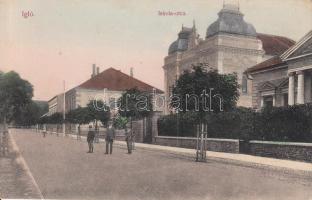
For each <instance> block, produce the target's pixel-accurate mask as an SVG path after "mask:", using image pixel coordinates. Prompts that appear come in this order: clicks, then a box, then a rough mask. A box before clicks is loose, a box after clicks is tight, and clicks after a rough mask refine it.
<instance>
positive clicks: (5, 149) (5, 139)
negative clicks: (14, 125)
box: [1, 130, 9, 156]
mask: <svg viewBox="0 0 312 200" xmlns="http://www.w3.org/2000/svg"><path fill="white" fill-rule="evenodd" d="M8 134H9V132H8V130H4V131H3V132H2V139H1V143H2V144H1V146H2V154H3V155H4V156H5V155H6V153H8V152H9V144H8V143H9V141H8Z"/></svg>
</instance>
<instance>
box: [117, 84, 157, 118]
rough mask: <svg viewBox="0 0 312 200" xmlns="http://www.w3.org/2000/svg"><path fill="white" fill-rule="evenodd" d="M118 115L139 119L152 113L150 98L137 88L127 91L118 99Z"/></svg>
mask: <svg viewBox="0 0 312 200" xmlns="http://www.w3.org/2000/svg"><path fill="white" fill-rule="evenodd" d="M119 104H120V105H119V111H118V112H119V114H120V115H121V116H122V117H126V118H130V119H141V118H144V117H147V116H148V115H150V113H151V112H152V111H153V105H152V97H151V95H150V94H149V93H147V92H142V91H140V90H138V89H137V88H132V89H129V90H127V91H126V92H125V93H123V94H122V96H121V97H120V98H119Z"/></svg>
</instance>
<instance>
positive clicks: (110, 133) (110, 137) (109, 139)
mask: <svg viewBox="0 0 312 200" xmlns="http://www.w3.org/2000/svg"><path fill="white" fill-rule="evenodd" d="M114 138H115V129H114V127H113V123H112V122H109V124H108V128H107V131H106V137H105V141H106V152H105V154H108V153H109V154H112V153H113V142H114Z"/></svg>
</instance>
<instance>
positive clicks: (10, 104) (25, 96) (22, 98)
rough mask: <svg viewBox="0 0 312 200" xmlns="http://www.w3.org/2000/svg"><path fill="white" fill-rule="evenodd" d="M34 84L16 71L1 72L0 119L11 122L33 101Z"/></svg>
mask: <svg viewBox="0 0 312 200" xmlns="http://www.w3.org/2000/svg"><path fill="white" fill-rule="evenodd" d="M32 97H33V86H32V85H31V84H30V83H29V82H28V81H26V80H24V79H22V78H21V77H20V76H19V75H18V74H17V73H16V72H14V71H11V72H7V73H0V121H2V122H3V123H5V124H6V123H10V122H12V121H14V120H15V119H18V116H19V115H20V114H21V113H22V111H23V108H25V107H26V106H28V105H29V104H30V103H31V98H32Z"/></svg>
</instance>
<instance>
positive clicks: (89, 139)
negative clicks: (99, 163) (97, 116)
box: [87, 125, 95, 153]
mask: <svg viewBox="0 0 312 200" xmlns="http://www.w3.org/2000/svg"><path fill="white" fill-rule="evenodd" d="M94 137H95V132H94V130H92V126H91V125H90V126H89V131H88V136H87V142H88V146H89V151H88V153H93V141H94Z"/></svg>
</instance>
